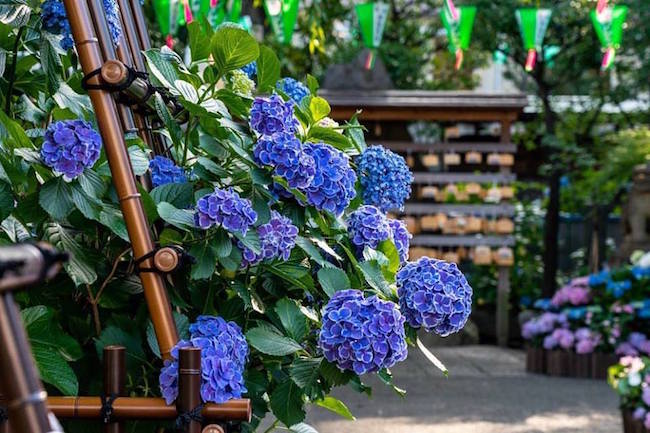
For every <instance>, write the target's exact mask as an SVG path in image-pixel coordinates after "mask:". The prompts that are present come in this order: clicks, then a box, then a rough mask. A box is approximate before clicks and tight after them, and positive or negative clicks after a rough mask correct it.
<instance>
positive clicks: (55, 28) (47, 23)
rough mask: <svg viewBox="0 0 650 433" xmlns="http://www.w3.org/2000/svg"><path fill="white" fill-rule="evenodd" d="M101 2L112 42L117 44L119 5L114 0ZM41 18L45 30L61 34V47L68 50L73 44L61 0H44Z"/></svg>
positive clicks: (119, 26)
mask: <svg viewBox="0 0 650 433" xmlns="http://www.w3.org/2000/svg"><path fill="white" fill-rule="evenodd" d="M103 2H104V10H105V11H106V21H107V22H108V29H109V31H110V33H111V38H112V39H113V43H114V44H115V45H118V44H119V41H120V36H122V26H121V24H120V18H119V16H120V10H119V7H118V5H117V2H115V0H103ZM41 20H42V21H43V28H44V29H45V30H46V31H48V32H50V33H53V34H55V35H61V36H63V39H61V48H63V49H64V50H68V49H70V48H72V47H73V46H74V41H73V40H72V33H71V30H70V22H69V21H68V17H67V15H66V12H65V7H64V6H63V2H62V1H61V0H46V1H44V2H43V4H42V5H41Z"/></svg>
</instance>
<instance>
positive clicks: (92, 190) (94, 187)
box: [77, 169, 107, 198]
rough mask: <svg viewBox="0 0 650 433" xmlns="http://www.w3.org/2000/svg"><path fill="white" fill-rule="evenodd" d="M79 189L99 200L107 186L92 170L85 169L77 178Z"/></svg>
mask: <svg viewBox="0 0 650 433" xmlns="http://www.w3.org/2000/svg"><path fill="white" fill-rule="evenodd" d="M77 180H78V181H79V185H81V188H82V189H83V190H84V191H85V192H86V194H88V195H89V196H90V197H94V198H100V197H102V196H103V195H104V193H105V192H106V189H107V186H106V183H105V182H104V180H103V179H102V178H101V177H100V176H99V175H98V174H97V172H96V171H94V170H92V169H86V170H84V171H83V173H81V175H80V176H79V177H78V178H77Z"/></svg>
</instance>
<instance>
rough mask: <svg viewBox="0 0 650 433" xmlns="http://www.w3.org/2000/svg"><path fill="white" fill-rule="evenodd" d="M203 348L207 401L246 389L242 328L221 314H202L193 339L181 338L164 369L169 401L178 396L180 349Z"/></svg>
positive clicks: (192, 327)
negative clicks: (212, 315)
mask: <svg viewBox="0 0 650 433" xmlns="http://www.w3.org/2000/svg"><path fill="white" fill-rule="evenodd" d="M181 347H197V348H200V349H201V398H202V399H203V401H204V402H211V403H224V402H226V401H228V400H230V399H233V398H239V397H241V395H242V394H243V393H244V392H246V387H245V386H244V377H243V373H244V368H245V365H246V362H247V361H248V344H247V343H246V338H245V337H244V334H243V333H242V331H241V328H240V327H239V326H238V325H237V324H236V323H234V322H226V321H225V320H224V319H222V318H221V317H211V316H199V317H198V318H197V321H196V322H195V323H193V324H192V325H190V341H184V340H181V341H180V342H179V343H178V344H177V345H176V346H175V347H174V349H172V352H171V355H172V359H171V360H166V361H165V363H164V366H163V368H162V370H161V371H160V377H159V381H160V389H161V391H162V395H163V397H164V398H165V401H166V402H167V404H171V403H172V402H173V401H174V400H175V399H176V397H177V396H178V349H179V348H181Z"/></svg>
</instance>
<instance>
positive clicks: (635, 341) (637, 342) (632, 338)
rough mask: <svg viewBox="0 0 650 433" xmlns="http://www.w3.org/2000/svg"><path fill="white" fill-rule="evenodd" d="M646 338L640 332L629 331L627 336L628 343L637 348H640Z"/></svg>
mask: <svg viewBox="0 0 650 433" xmlns="http://www.w3.org/2000/svg"><path fill="white" fill-rule="evenodd" d="M647 339H648V338H647V337H646V336H645V334H642V333H640V332H631V333H630V335H628V336H627V341H628V343H630V344H631V345H632V346H634V347H635V348H637V349H640V348H641V346H642V345H643V343H645V342H646V340H647Z"/></svg>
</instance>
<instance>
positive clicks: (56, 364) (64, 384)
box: [32, 345, 79, 395]
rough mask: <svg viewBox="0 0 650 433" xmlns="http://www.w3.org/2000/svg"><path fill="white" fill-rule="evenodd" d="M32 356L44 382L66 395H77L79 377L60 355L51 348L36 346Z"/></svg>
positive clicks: (33, 348)
mask: <svg viewBox="0 0 650 433" xmlns="http://www.w3.org/2000/svg"><path fill="white" fill-rule="evenodd" d="M32 355H34V360H35V361H36V365H37V366H38V371H39V374H40V376H41V379H42V380H43V382H46V383H49V384H50V385H52V386H54V387H55V388H57V389H58V390H59V391H61V392H62V393H63V394H65V395H77V392H78V391H79V382H78V381H77V376H76V375H75V374H74V371H72V368H70V366H69V365H68V363H67V362H66V361H65V359H64V358H63V356H61V354H60V353H58V352H56V351H54V350H52V349H51V348H49V347H42V346H38V345H35V346H32Z"/></svg>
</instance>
